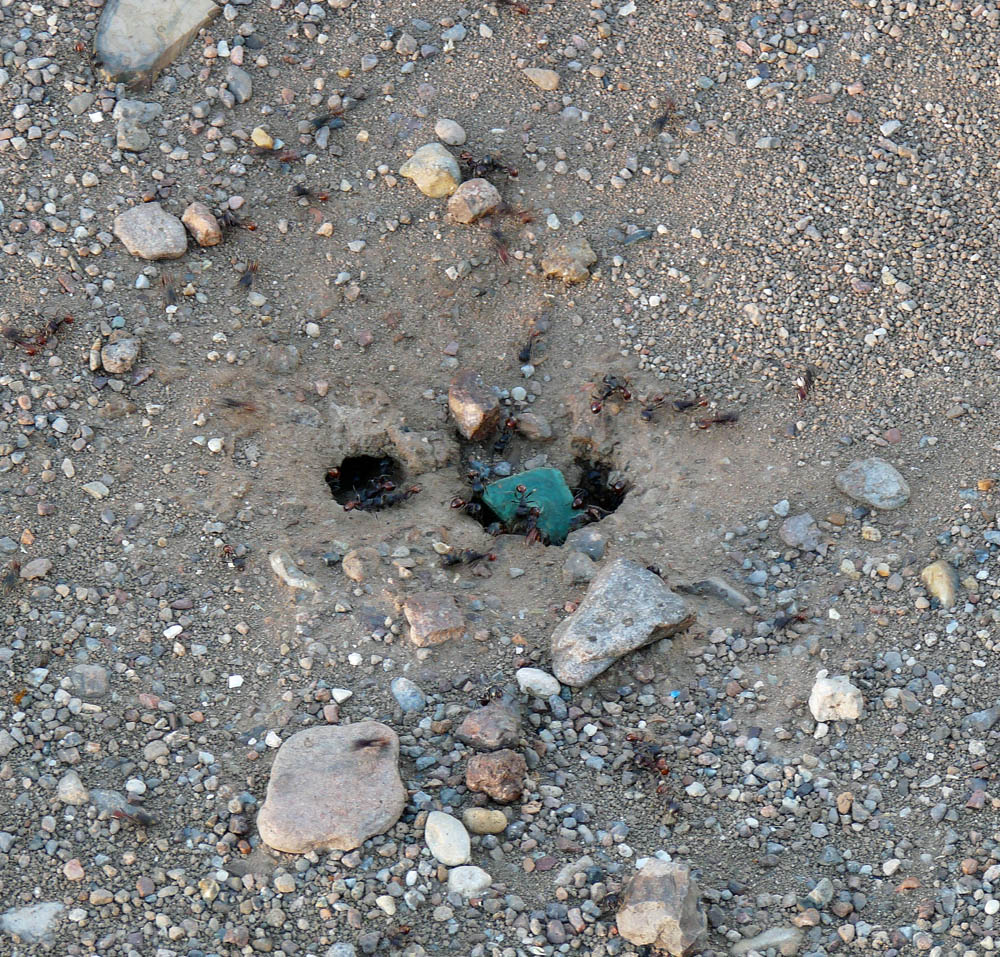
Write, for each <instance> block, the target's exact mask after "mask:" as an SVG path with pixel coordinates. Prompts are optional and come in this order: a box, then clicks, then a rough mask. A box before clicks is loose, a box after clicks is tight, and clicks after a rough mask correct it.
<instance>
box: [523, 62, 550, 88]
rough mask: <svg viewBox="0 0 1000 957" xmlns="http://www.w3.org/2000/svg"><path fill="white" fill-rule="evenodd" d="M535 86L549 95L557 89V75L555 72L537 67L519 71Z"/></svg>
mask: <svg viewBox="0 0 1000 957" xmlns="http://www.w3.org/2000/svg"><path fill="white" fill-rule="evenodd" d="M521 72H522V73H523V74H524V75H525V76H526V77H527V78H528V79H529V80H530V81H531V82H532V83H534V84H535V86H537V87H538V89H540V90H545V92H546V93H551V92H552V91H553V90H557V89H558V88H559V74H558V73H556V71H555V70H542V69H539V68H538V67H534V66H529V67H525V68H524V69H523V70H522V71H521Z"/></svg>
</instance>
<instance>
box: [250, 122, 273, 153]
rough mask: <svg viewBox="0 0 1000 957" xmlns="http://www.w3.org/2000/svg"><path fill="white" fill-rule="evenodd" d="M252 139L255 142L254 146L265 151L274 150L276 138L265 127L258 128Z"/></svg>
mask: <svg viewBox="0 0 1000 957" xmlns="http://www.w3.org/2000/svg"><path fill="white" fill-rule="evenodd" d="M250 139H251V140H253V144H254V146H259V147H260V148H261V149H264V150H273V149H274V137H273V136H271V134H270V133H268V132H267V130H265V129H264V127H263V126H258V127H257V128H256V129H255V130H254V131H253V132H252V133H251V134H250Z"/></svg>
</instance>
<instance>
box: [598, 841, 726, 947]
mask: <svg viewBox="0 0 1000 957" xmlns="http://www.w3.org/2000/svg"><path fill="white" fill-rule="evenodd" d="M700 897H701V892H700V891H699V890H698V885H697V884H695V882H694V881H693V880H692V879H691V872H690V870H689V868H688V867H687V865H685V864H678V863H668V862H667V861H661V860H660V859H659V858H651V859H649V860H648V861H646V863H645V864H644V865H643V867H642V870H640V871H638V872H637V873H636V874H635V875H633V877H632V878H631V879H630V880H629V882H628V884H626V885H625V888H624V890H623V891H622V907H621V910H619V911H618V918H617V924H618V932H619V933H620V934H621V935H622V937H624V938H625V940H627V941H629V943H632V944H638V945H639V946H643V945H647V944H648V945H652V946H653V947H657V948H659V949H660V950H663V951H666V952H667V953H668V954H670V955H672V957H688V955H690V954H693V953H694V952H695V950H696V949H697V946H698V941H699V940H700V939H701V938H702V937H703V936H704V934H705V931H706V929H707V926H708V923H707V921H706V918H705V912H704V911H703V910H702V908H701V901H700V900H699V898H700Z"/></svg>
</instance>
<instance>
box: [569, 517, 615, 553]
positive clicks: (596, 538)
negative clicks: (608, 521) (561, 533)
mask: <svg viewBox="0 0 1000 957" xmlns="http://www.w3.org/2000/svg"><path fill="white" fill-rule="evenodd" d="M607 545H608V536H607V535H605V534H604V532H602V531H600V530H599V529H597V528H596V527H595V526H593V525H584V526H583V528H578V529H576V530H575V531H573V532H570V533H569V535H567V536H566V548H568V549H570V550H571V551H574V552H583V554H584V555H586V556H587V557H588V558H591V559H593V560H594V561H595V562H599V561H600V560H601V559H602V558H604V549H605V548H607Z"/></svg>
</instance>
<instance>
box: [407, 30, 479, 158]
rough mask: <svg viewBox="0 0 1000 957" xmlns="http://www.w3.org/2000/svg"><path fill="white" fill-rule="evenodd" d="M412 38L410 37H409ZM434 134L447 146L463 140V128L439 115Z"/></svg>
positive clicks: (457, 144) (414, 44)
mask: <svg viewBox="0 0 1000 957" xmlns="http://www.w3.org/2000/svg"><path fill="white" fill-rule="evenodd" d="M411 39H412V37H411ZM416 48H417V41H416V40H414V41H413V50H412V51H410V52H411V53H412V52H415V51H416ZM396 49H397V50H399V44H398V43H397V44H396ZM434 135H435V136H436V137H437V138H438V139H439V140H440V141H441V142H442V143H446V144H447V145H448V146H461V145H462V144H463V143H464V142H465V130H463V129H462V127H461V126H460V125H459V124H458V123H456V122H455V121H454V120H449V119H446V118H445V117H441V119H439V120H438V121H437V123H435V124H434Z"/></svg>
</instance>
